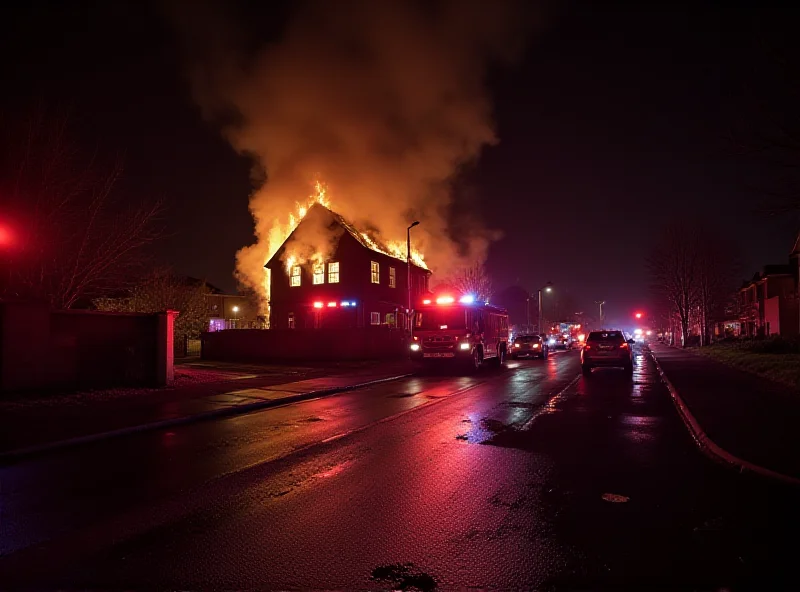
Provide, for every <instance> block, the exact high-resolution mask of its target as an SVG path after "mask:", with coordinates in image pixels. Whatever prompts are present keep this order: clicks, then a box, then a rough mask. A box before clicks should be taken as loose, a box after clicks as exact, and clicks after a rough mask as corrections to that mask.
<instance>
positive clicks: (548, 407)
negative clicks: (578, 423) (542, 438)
mask: <svg viewBox="0 0 800 592" xmlns="http://www.w3.org/2000/svg"><path fill="white" fill-rule="evenodd" d="M580 378H581V375H580V374H578V375H577V376H576V377H575V378H573V379H572V380H570V381H569V384H567V386H565V387H564V388H562V389H561V390H560V391H558V392H557V393H556V394H555V395H553V396H552V397H550V398H549V399H548V400H547V402H546V403H545V404H544V405H542V406H541V407H539V408H538V409H537V410H536V411H535V412H534V414H533V415H532V416H531V418H530V419H529V420H528V421H526V422H525V423H524V424H523V425H522V427H521V428H520V430H521V431H523V432H527V431H528V430H530V429H531V427H533V422H535V421H536V420H537V419H538V418H539V417H541V416H542V415H544V414H545V413H552V412H553V411H554V410H555V407H556V405H558V404H559V403H561V402H562V401H564V400H566V399H567V397H566V392H567V391H568V390H569V389H570V388H572V387H573V386H574V385H575V383H576V382H578V380H580Z"/></svg>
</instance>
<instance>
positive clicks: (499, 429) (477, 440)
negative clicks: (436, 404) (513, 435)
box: [456, 418, 511, 444]
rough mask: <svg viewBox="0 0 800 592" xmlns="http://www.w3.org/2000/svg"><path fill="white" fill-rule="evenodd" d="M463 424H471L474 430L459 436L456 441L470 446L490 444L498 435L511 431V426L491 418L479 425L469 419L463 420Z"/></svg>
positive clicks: (480, 422)
mask: <svg viewBox="0 0 800 592" xmlns="http://www.w3.org/2000/svg"><path fill="white" fill-rule="evenodd" d="M461 423H471V424H472V428H471V429H470V430H469V431H468V432H466V433H464V434H459V435H457V436H456V440H462V441H466V442H469V443H470V444H485V443H488V441H489V440H491V439H492V438H494V437H495V436H497V435H498V434H502V433H503V432H505V431H507V430H509V429H511V426H509V425H507V424H504V423H503V422H502V421H499V420H497V419H491V418H483V419H481V420H480V421H479V422H478V423H477V424H475V423H473V422H472V420H469V419H465V420H462V421H461Z"/></svg>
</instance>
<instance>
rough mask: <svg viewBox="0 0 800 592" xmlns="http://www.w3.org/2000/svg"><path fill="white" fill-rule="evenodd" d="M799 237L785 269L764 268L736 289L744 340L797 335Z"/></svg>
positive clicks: (770, 266)
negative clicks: (758, 337)
mask: <svg viewBox="0 0 800 592" xmlns="http://www.w3.org/2000/svg"><path fill="white" fill-rule="evenodd" d="M799 243H800V237H798V242H796V243H795V245H794V248H793V249H792V252H791V253H790V255H789V260H790V263H789V264H787V265H767V266H765V267H764V269H763V270H762V271H761V272H759V273H756V274H755V275H754V276H753V277H752V278H751V279H750V280H748V281H745V282H744V283H743V284H742V287H741V288H739V295H738V308H739V324H740V331H741V335H742V336H745V337H757V336H770V335H782V336H784V337H791V336H796V335H798V333H800V318H799V317H800V303H799V302H798V298H797V286H798V257H799V256H800V244H799Z"/></svg>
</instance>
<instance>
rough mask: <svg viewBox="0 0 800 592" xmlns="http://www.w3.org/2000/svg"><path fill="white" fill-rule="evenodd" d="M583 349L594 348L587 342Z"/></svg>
mask: <svg viewBox="0 0 800 592" xmlns="http://www.w3.org/2000/svg"><path fill="white" fill-rule="evenodd" d="M583 349H592V346H591V345H589V344H588V343H587V344H586V345H584V346H583Z"/></svg>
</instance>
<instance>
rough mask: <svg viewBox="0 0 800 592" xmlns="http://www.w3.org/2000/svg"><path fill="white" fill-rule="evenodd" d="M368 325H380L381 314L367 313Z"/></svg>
mask: <svg viewBox="0 0 800 592" xmlns="http://www.w3.org/2000/svg"><path fill="white" fill-rule="evenodd" d="M369 324H370V325H380V324H381V313H379V312H371V313H369Z"/></svg>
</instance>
